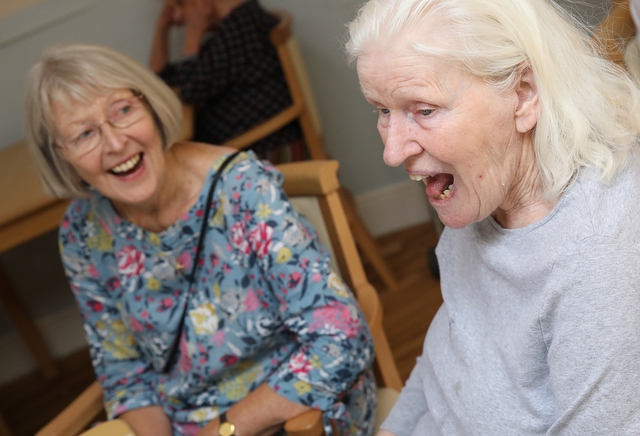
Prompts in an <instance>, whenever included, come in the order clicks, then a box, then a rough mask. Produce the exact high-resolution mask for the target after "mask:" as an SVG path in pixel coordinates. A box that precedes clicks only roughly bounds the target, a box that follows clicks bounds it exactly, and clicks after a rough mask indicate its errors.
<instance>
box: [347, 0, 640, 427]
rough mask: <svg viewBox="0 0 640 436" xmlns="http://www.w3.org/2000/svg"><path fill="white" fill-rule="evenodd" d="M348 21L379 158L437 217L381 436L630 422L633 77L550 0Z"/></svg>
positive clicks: (421, 7)
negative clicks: (402, 381) (424, 321)
mask: <svg viewBox="0 0 640 436" xmlns="http://www.w3.org/2000/svg"><path fill="white" fill-rule="evenodd" d="M349 30H350V40H349V42H348V43H347V50H348V53H349V55H350V57H351V59H352V60H356V62H357V69H358V76H359V78H360V84H361V86H362V90H363V93H364V96H365V97H366V99H367V100H368V101H369V102H370V103H371V104H372V105H373V106H374V107H375V108H377V110H378V129H379V132H380V135H381V137H382V140H383V142H384V145H385V149H384V160H385V162H386V163H387V164H388V165H391V166H399V165H404V167H405V170H406V171H407V173H408V175H409V176H410V178H411V179H413V180H416V181H418V182H420V183H423V184H424V189H425V191H426V194H427V195H428V197H429V201H430V203H431V204H432V205H433V207H434V208H435V210H436V211H437V212H438V216H439V217H440V219H441V220H442V222H443V223H444V224H445V225H446V226H447V227H446V228H445V229H444V231H443V233H442V236H441V237H440V240H439V242H438V247H437V256H438V261H439V266H440V272H441V282H440V286H441V291H442V298H443V301H444V303H443V304H442V306H441V307H440V309H439V311H438V313H437V314H436V316H435V317H434V318H433V321H432V322H431V325H430V326H429V330H428V332H427V336H426V339H425V342H424V350H423V354H422V356H421V357H420V358H419V359H418V362H417V364H416V366H415V368H414V369H413V371H412V373H411V376H410V378H409V379H408V381H407V383H406V385H405V387H404V389H403V390H402V393H401V394H400V398H399V399H398V401H397V402H396V403H395V406H394V408H393V410H392V411H391V413H390V414H389V416H388V417H387V419H386V420H385V422H384V424H383V425H382V428H383V430H381V435H380V436H382V435H386V436H389V435H390V434H395V435H397V436H410V435H414V436H422V435H461V436H462V435H464V436H467V435H490V436H503V435H504V436H511V435H518V436H525V435H547V436H557V435H638V434H640V396H638V392H639V391H640V376H639V375H640V334H639V333H640V220H639V219H638V204H640V147H639V146H638V139H639V135H640V90H639V89H638V85H637V84H636V83H635V82H634V81H633V80H632V79H631V78H630V77H629V76H628V74H627V73H626V72H625V71H624V70H622V69H621V68H619V67H618V66H616V65H613V64H612V63H611V62H608V61H606V60H605V59H603V58H602V57H601V55H600V53H599V52H598V51H597V49H596V47H595V46H594V44H593V39H592V36H591V34H590V33H588V31H587V29H585V28H583V27H581V26H579V25H576V21H575V19H573V18H572V17H571V16H569V15H568V13H567V12H566V11H564V10H563V9H562V8H561V7H560V6H559V5H557V4H556V3H555V2H554V1H552V0H369V1H368V2H366V4H365V5H364V6H363V8H362V9H361V10H360V12H359V14H358V16H357V18H356V19H355V20H354V21H353V22H352V23H351V24H350V27H349ZM376 152H377V151H376Z"/></svg>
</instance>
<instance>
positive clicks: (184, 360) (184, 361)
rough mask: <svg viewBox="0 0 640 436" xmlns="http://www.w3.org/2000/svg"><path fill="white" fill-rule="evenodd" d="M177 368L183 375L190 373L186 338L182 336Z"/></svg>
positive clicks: (189, 358)
mask: <svg viewBox="0 0 640 436" xmlns="http://www.w3.org/2000/svg"><path fill="white" fill-rule="evenodd" d="M178 366H179V367H180V370H181V371H182V372H183V373H188V372H189V371H191V357H190V356H189V350H188V349H187V336H186V335H184V334H183V335H182V337H181V338H180V360H179V362H178Z"/></svg>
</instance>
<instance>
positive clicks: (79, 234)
mask: <svg viewBox="0 0 640 436" xmlns="http://www.w3.org/2000/svg"><path fill="white" fill-rule="evenodd" d="M83 203H84V204H83ZM83 206H86V202H80V201H74V202H72V204H71V205H70V206H69V209H68V211H67V214H66V215H65V217H64V218H63V221H62V224H61V226H60V229H59V244H60V251H61V257H62V264H63V266H64V270H65V274H66V276H67V279H68V281H69V284H70V286H71V290H72V291H73V294H74V296H75V298H76V302H77V305H78V308H79V310H80V314H81V317H82V322H83V325H84V330H85V335H86V338H87V342H88V344H89V351H90V354H91V359H92V363H93V368H94V370H95V373H96V376H97V378H98V381H99V382H100V384H101V385H102V388H103V390H104V401H105V408H106V411H107V416H108V417H109V418H113V417H115V416H117V415H120V414H122V413H124V412H126V411H128V410H131V409H135V408H138V407H144V406H150V405H155V404H159V403H160V401H159V399H158V398H157V396H156V394H155V393H154V390H153V389H152V388H151V385H152V383H153V380H154V378H155V373H154V372H153V370H152V369H151V367H150V365H149V364H148V363H147V362H146V360H145V359H144V357H143V355H142V353H141V352H140V350H139V349H138V348H137V346H136V343H135V341H134V339H133V337H132V335H131V334H130V332H129V331H128V329H127V328H126V327H125V322H124V320H123V319H122V316H121V314H120V310H119V308H118V306H117V305H116V304H115V303H114V301H113V299H112V298H111V297H110V294H112V293H117V292H118V290H119V287H120V281H119V279H118V275H117V269H114V271H113V274H109V273H108V271H109V268H108V267H106V266H107V265H109V264H111V263H112V262H111V259H110V257H112V256H113V248H112V238H111V236H110V235H109V233H108V232H107V231H106V229H105V228H104V227H103V226H102V225H101V223H100V221H99V220H98V219H96V217H95V216H94V215H93V213H92V212H87V210H86V208H85V207H83Z"/></svg>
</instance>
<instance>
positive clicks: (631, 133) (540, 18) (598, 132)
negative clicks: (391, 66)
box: [346, 0, 640, 198]
mask: <svg viewBox="0 0 640 436" xmlns="http://www.w3.org/2000/svg"><path fill="white" fill-rule="evenodd" d="M398 41H400V42H404V43H405V44H406V45H407V46H408V47H410V48H412V49H413V50H415V51H416V52H417V53H419V54H424V55H425V62H426V61H427V56H437V57H439V58H442V59H446V60H448V61H451V62H455V63H457V64H458V65H459V66H460V67H461V68H463V69H464V70H466V71H467V72H469V73H470V74H473V75H475V76H477V77H479V78H481V79H483V80H484V81H485V82H486V83H487V84H488V85H490V86H491V87H492V88H493V89H494V90H495V91H496V92H498V93H499V92H502V91H506V90H508V89H511V87H513V86H514V85H515V83H516V79H517V78H518V74H519V73H520V72H521V71H522V68H523V67H526V66H530V67H531V69H532V71H533V74H534V77H535V81H536V85H537V88H538V92H539V96H540V102H541V113H540V117H539V119H538V123H537V125H536V127H535V130H534V147H535V154H536V161H537V165H538V168H539V170H540V174H541V177H542V180H543V183H544V187H545V195H546V197H547V198H553V197H556V196H557V195H559V194H560V193H562V192H563V190H564V189H565V188H566V187H567V186H568V184H569V183H570V181H571V180H572V178H573V177H574V176H575V175H576V173H577V172H578V171H580V169H581V168H584V167H593V168H596V169H597V171H598V173H599V175H600V180H601V181H603V182H609V181H610V180H611V178H612V177H613V176H615V175H616V174H617V173H619V172H620V171H621V170H622V169H623V168H624V167H625V166H626V165H627V163H628V161H629V154H630V152H631V150H632V148H633V147H634V146H635V145H636V144H637V140H638V134H639V129H640V91H639V89H638V86H637V85H636V83H635V82H634V81H633V80H632V79H631V78H630V77H629V75H628V74H627V73H626V72H625V71H624V70H622V69H621V68H620V67H618V66H616V65H615V64H613V63H611V62H609V61H606V60H604V59H603V58H602V57H601V56H600V49H599V47H597V46H596V45H595V43H594V42H593V40H592V38H591V36H590V34H589V31H588V29H587V28H586V27H585V26H583V25H582V24H580V23H579V22H578V20H577V19H574V18H572V17H571V15H569V14H568V13H567V12H566V11H564V10H563V9H562V8H561V7H560V6H558V5H556V4H555V3H553V2H551V1H548V0H370V1H369V2H367V3H366V4H365V5H364V6H363V7H362V8H361V9H360V11H359V12H358V15H357V17H356V19H355V20H354V21H352V22H351V23H350V24H349V41H348V42H347V44H346V50H347V53H348V55H349V58H350V60H351V62H355V61H357V58H358V57H359V56H361V55H363V54H366V53H367V51H368V50H372V49H374V48H375V49H377V50H381V49H382V50H384V47H389V46H391V45H392V44H393V43H394V42H398Z"/></svg>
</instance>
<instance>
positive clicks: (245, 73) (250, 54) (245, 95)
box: [160, 0, 302, 160]
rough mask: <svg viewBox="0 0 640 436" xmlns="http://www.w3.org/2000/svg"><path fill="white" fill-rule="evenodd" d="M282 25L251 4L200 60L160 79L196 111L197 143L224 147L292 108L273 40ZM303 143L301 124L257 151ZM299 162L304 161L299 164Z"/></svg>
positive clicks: (220, 28)
mask: <svg viewBox="0 0 640 436" xmlns="http://www.w3.org/2000/svg"><path fill="white" fill-rule="evenodd" d="M277 23H278V19H277V18H276V17H274V16H272V15H270V14H268V13H267V12H266V11H265V10H264V9H262V8H261V7H260V5H258V3H257V1H256V0H250V1H247V2H246V3H243V4H241V5H240V6H238V7H237V8H235V9H234V10H233V11H232V12H231V13H230V14H229V15H228V16H227V17H225V18H224V19H223V20H222V21H221V22H220V23H218V25H217V26H216V27H215V28H214V29H213V31H212V34H211V36H210V37H209V38H208V39H206V40H205V41H204V42H203V44H202V46H201V47H200V51H199V52H198V54H197V56H195V55H194V56H190V57H187V58H185V59H183V60H182V61H180V62H176V63H170V64H169V65H167V66H166V67H165V68H164V69H163V70H162V71H161V72H160V77H162V79H163V80H164V81H165V82H166V83H167V84H168V85H169V86H179V87H180V98H181V100H182V101H183V102H184V103H186V104H192V105H195V106H196V107H197V109H198V110H197V115H196V121H195V132H194V138H193V139H194V140H195V141H201V142H206V143H209V144H223V143H224V142H225V141H228V140H230V139H232V138H234V137H236V136H238V135H240V134H242V133H244V132H246V131H247V130H250V129H251V128H252V127H255V126H257V125H258V124H260V123H261V122H264V121H266V120H268V119H269V118H271V117H273V116H274V115H276V114H277V113H279V112H281V111H282V110H283V109H285V108H287V107H288V106H290V105H291V104H292V100H291V95H290V94H289V89H288V87H287V82H286V79H285V77H284V72H283V71H282V67H281V65H280V60H279V58H278V53H277V51H276V49H275V47H274V46H273V45H272V44H271V41H270V39H269V34H270V31H271V29H273V28H274V27H275V26H276V25H277ZM301 140H302V132H301V130H300V127H299V125H298V123H297V121H294V122H293V123H291V124H289V125H287V126H285V127H283V128H282V129H280V130H279V131H277V132H275V133H273V134H272V135H270V136H268V137H267V138H265V139H263V140H261V141H259V142H257V143H256V144H255V147H254V148H253V149H254V151H256V153H258V154H259V155H263V154H264V153H265V152H266V151H268V150H271V149H272V148H274V147H278V146H281V145H288V144H291V143H293V142H299V141H301ZM297 160H299V159H297Z"/></svg>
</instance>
